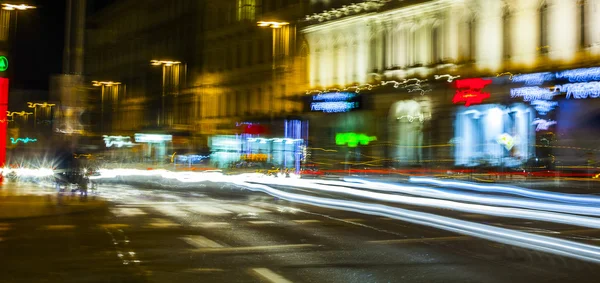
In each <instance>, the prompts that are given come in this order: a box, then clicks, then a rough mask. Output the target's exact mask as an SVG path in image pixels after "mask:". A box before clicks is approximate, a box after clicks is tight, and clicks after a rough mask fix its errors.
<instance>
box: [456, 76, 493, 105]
mask: <svg viewBox="0 0 600 283" xmlns="http://www.w3.org/2000/svg"><path fill="white" fill-rule="evenodd" d="M491 83H492V80H485V79H481V78H473V79H464V80H456V93H455V94H454V98H453V99H452V103H454V104H457V103H463V102H464V103H465V106H466V107H469V106H471V105H473V104H481V103H483V101H484V100H485V99H488V98H490V93H489V92H484V91H483V88H484V87H485V86H486V85H489V84H491Z"/></svg>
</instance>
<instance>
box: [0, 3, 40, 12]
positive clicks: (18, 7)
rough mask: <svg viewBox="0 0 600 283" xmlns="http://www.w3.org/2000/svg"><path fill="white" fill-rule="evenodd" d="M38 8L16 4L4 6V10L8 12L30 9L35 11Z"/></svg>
mask: <svg viewBox="0 0 600 283" xmlns="http://www.w3.org/2000/svg"><path fill="white" fill-rule="evenodd" d="M35 8H37V7H36V6H30V5H27V4H19V5H15V4H6V3H4V4H2V9H3V10H7V11H25V10H30V9H35Z"/></svg>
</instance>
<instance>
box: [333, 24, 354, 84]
mask: <svg viewBox="0 0 600 283" xmlns="http://www.w3.org/2000/svg"><path fill="white" fill-rule="evenodd" d="M347 42H348V39H347V38H346V31H342V32H341V33H340V35H339V36H338V37H337V42H336V43H335V45H336V46H337V50H334V52H336V53H337V57H336V59H337V60H336V61H337V62H336V63H337V66H335V70H334V71H335V77H336V81H335V84H336V85H339V86H344V85H346V70H347V69H346V62H347V60H348V59H350V56H348V54H346V50H348V45H347V44H348V43H347Z"/></svg>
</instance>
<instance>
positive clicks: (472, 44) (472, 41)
mask: <svg viewBox="0 0 600 283" xmlns="http://www.w3.org/2000/svg"><path fill="white" fill-rule="evenodd" d="M468 28H469V48H468V52H469V54H468V57H467V58H469V61H471V62H473V61H475V51H476V50H475V48H476V44H477V19H475V18H474V17H473V18H471V20H470V21H469V25H468Z"/></svg>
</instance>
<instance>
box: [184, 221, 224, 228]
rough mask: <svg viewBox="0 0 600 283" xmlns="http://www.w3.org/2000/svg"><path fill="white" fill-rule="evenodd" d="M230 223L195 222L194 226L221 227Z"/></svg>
mask: <svg viewBox="0 0 600 283" xmlns="http://www.w3.org/2000/svg"><path fill="white" fill-rule="evenodd" d="M229 225H230V224H229V223H227V222H202V223H197V224H194V225H193V226H196V227H203V228H219V227H225V226H229Z"/></svg>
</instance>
